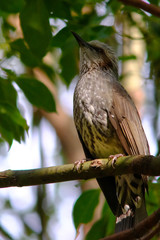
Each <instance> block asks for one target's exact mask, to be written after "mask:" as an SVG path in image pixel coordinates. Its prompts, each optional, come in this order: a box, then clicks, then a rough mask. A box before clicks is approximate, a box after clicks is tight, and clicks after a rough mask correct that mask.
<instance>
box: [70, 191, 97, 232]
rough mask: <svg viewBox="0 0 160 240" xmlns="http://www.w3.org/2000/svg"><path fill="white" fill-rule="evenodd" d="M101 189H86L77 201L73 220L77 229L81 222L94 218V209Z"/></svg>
mask: <svg viewBox="0 0 160 240" xmlns="http://www.w3.org/2000/svg"><path fill="white" fill-rule="evenodd" d="M99 195H100V190H99V189H92V190H88V191H85V192H83V193H82V194H81V196H80V197H79V198H78V200H77V201H76V203H75V205H74V208H73V220H74V225H75V228H76V229H77V228H78V226H79V225H80V224H81V223H88V222H90V221H91V220H92V218H93V214H94V210H95V208H96V206H97V205H98V202H99Z"/></svg>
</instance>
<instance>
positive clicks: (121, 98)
mask: <svg viewBox="0 0 160 240" xmlns="http://www.w3.org/2000/svg"><path fill="white" fill-rule="evenodd" d="M113 91H114V92H113V101H112V106H111V109H110V111H109V113H108V114H109V119H110V121H111V123H112V125H113V127H114V128H115V130H116V132H117V135H118V137H119V139H120V141H121V143H122V145H123V147H124V149H125V151H126V153H127V154H129V155H130V154H131V155H138V154H142V155H143V154H144V155H147V154H149V146H148V142H147V139H146V135H145V133H144V130H143V127H142V124H141V120H140V117H139V114H138V111H137V109H136V107H135V105H134V103H133V101H132V99H131V98H130V97H129V95H128V94H127V92H126V91H124V89H122V86H121V85H120V84H119V83H118V82H117V83H115V87H114V88H113Z"/></svg>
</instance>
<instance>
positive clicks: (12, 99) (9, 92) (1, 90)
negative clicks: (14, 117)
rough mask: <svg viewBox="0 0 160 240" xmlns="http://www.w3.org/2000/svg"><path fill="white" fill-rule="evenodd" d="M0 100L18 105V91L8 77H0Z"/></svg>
mask: <svg viewBox="0 0 160 240" xmlns="http://www.w3.org/2000/svg"><path fill="white" fill-rule="evenodd" d="M0 102H5V103H9V104H10V105H13V106H16V102H17V92H16V90H15V89H14V87H13V85H12V83H11V82H10V81H8V79H3V78H0Z"/></svg>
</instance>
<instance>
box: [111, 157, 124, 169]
mask: <svg viewBox="0 0 160 240" xmlns="http://www.w3.org/2000/svg"><path fill="white" fill-rule="evenodd" d="M123 156H124V154H122V153H119V154H115V155H110V156H109V160H112V167H113V168H115V167H116V161H117V159H118V158H119V157H123Z"/></svg>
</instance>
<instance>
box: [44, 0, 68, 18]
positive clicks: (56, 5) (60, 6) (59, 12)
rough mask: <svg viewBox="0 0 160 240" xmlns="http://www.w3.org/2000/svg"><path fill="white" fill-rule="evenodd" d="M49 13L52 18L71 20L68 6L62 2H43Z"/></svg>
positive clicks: (62, 0)
mask: <svg viewBox="0 0 160 240" xmlns="http://www.w3.org/2000/svg"><path fill="white" fill-rule="evenodd" d="M45 4H46V6H47V8H48V11H49V13H52V16H53V17H57V18H61V19H71V13H70V7H71V6H70V4H69V3H68V1H64V0H54V1H53V0H45Z"/></svg>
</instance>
